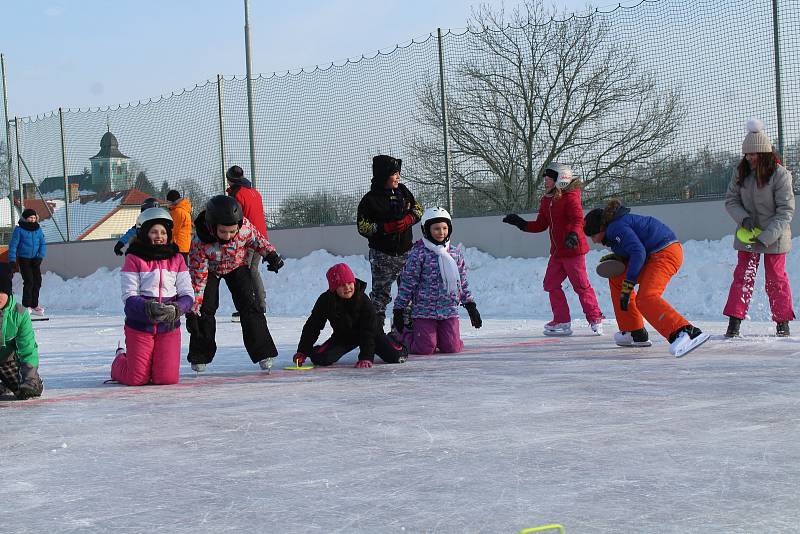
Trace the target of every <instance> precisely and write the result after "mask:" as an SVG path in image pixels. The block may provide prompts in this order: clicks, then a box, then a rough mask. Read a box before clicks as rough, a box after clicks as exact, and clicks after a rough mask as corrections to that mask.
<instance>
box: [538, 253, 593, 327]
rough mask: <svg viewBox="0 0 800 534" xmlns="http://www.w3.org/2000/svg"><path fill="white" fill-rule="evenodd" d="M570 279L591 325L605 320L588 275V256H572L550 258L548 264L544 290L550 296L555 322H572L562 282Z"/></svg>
mask: <svg viewBox="0 0 800 534" xmlns="http://www.w3.org/2000/svg"><path fill="white" fill-rule="evenodd" d="M567 278H569V283H570V284H572V289H574V290H575V293H577V294H578V299H579V300H580V302H581V307H582V308H583V313H584V314H585V315H586V320H587V321H589V322H590V323H597V322H599V321H600V320H601V319H602V318H603V312H601V311H600V305H599V304H597V296H596V295H595V294H594V289H592V285H591V284H590V283H589V277H588V276H587V275H586V255H585V254H581V255H580V256H572V257H569V258H556V257H555V256H550V261H548V262H547V271H546V272H545V273H544V284H543V285H544V290H545V291H547V293H548V294H549V295H550V308H551V309H552V310H553V322H555V323H568V322H570V320H571V319H570V314H569V304H567V296H566V295H565V294H564V290H563V289H562V288H561V284H562V282H564V280H565V279H567Z"/></svg>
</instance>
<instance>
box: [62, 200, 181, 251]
mask: <svg viewBox="0 0 800 534" xmlns="http://www.w3.org/2000/svg"><path fill="white" fill-rule="evenodd" d="M122 193H124V196H123V197H121V199H120V201H119V202H118V204H117V205H116V207H114V208H113V209H111V211H108V212H107V213H106V214H105V215H104V216H103V217H102V218H100V219H99V220H97V221H96V222H95V223H94V224H92V225H91V226H89V227H88V228H86V229H85V230H84V231H83V232H82V233H81V234H80V235H78V236H77V239H78V240H87V239H116V238H118V237H120V236H121V235H122V234H124V233H125V232H127V231H128V229H129V228H130V227H131V226H133V225H134V224H136V218H137V217H138V216H139V213H140V210H139V208H140V206H141V204H142V202H143V201H144V200H145V199H146V198H149V197H150V195H148V194H147V193H144V192H143V191H139V190H138V189H129V190H128V191H124V192H122ZM107 195H108V194H106V195H103V194H100V195H97V198H95V199H92V198H91V197H89V196H82V197H81V200H82V201H83V199H86V201H85V202H82V203H83V204H87V205H88V204H89V203H90V202H108V200H104V199H103V198H100V197H105V196H107ZM115 198H116V197H115ZM159 202H162V203H164V204H166V200H159ZM70 209H72V208H71V207H70Z"/></svg>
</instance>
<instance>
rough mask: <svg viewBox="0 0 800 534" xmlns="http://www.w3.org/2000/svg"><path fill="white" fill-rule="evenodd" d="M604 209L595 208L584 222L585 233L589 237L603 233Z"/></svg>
mask: <svg viewBox="0 0 800 534" xmlns="http://www.w3.org/2000/svg"><path fill="white" fill-rule="evenodd" d="M603 211H604V210H603V208H595V209H593V210H592V211H590V212H589V213H587V214H586V217H585V218H584V222H583V233H584V234H586V235H589V236H592V235H594V234H599V233H600V232H602V231H603Z"/></svg>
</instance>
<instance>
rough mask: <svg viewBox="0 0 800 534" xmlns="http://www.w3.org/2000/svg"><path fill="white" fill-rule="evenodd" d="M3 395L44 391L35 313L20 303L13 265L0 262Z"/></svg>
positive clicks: (22, 396)
mask: <svg viewBox="0 0 800 534" xmlns="http://www.w3.org/2000/svg"><path fill="white" fill-rule="evenodd" d="M0 321H2V333H0V342H1V344H0V382H2V386H0V395H4V394H7V393H8V391H10V392H11V393H13V394H14V395H15V396H16V397H17V398H18V399H29V398H31V397H38V396H39V395H41V394H42V387H43V386H42V379H41V378H39V346H38V345H37V344H36V338H35V337H34V335H33V327H32V326H31V316H30V315H29V314H28V312H27V310H26V309H25V308H24V307H23V306H22V304H19V303H17V301H16V299H15V298H14V295H13V293H12V291H11V269H10V267H9V265H8V264H7V263H2V264H0Z"/></svg>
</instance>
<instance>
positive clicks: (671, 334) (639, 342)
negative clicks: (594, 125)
mask: <svg viewBox="0 0 800 534" xmlns="http://www.w3.org/2000/svg"><path fill="white" fill-rule="evenodd" d="M583 229H584V232H585V233H586V235H588V236H590V237H591V238H592V242H594V243H598V244H599V243H602V244H603V245H605V246H607V247H609V248H611V250H612V252H613V253H614V254H609V255H608V256H605V257H604V258H603V260H608V259H618V260H621V261H624V262H625V263H626V264H627V269H626V271H625V272H624V273H622V274H621V275H619V276H617V277H614V278H611V279H609V281H608V282H609V286H610V289H611V300H612V302H613V304H614V312H615V313H616V319H617V324H618V325H619V329H620V331H619V332H617V333H616V334H615V335H614V341H615V342H616V343H617V345H620V346H650V341H649V339H648V335H647V330H645V329H644V319H647V322H648V323H650V324H651V325H652V326H653V328H655V329H656V330H658V333H659V334H661V335H662V336H664V337H665V338H667V339H668V340H669V342H670V353H672V355H673V356H676V357H680V356H683V355H684V354H686V352H688V351H689V350H692V349H693V348H695V347H697V346H699V345H700V344H701V343H703V342H704V341H706V340H707V339H708V337H709V336H708V334H704V333H703V332H702V331H700V329H699V328H697V327H695V326H692V324H691V323H690V322H689V321H687V320H686V319H685V318H684V317H683V316H682V315H681V314H680V313H678V311H677V310H675V308H673V307H672V306H671V305H670V304H669V303H668V302H667V301H666V300H664V297H662V294H663V293H664V291H665V290H666V289H667V284H669V282H670V280H672V277H673V276H675V275H676V274H677V273H678V270H679V269H680V268H681V265H682V264H683V248H682V247H681V244H680V242H679V241H678V238H677V237H676V236H675V234H674V233H673V231H672V230H671V229H670V228H669V227H668V226H667V225H665V224H664V223H662V222H661V221H659V220H658V219H656V218H654V217H646V216H642V215H635V214H633V213H630V209H628V208H627V207H625V206H623V205H622V204H621V203H620V201H619V200H616V199H614V200H610V201H609V202H608V204H607V205H606V207H605V208H597V209H594V210H592V211H590V212H589V213H587V214H586V222H585V223H584V227H583ZM603 260H601V261H603ZM637 284H638V285H639V293H638V295H637V293H636V292H635V291H634V290H633V288H634V287H636V285H637Z"/></svg>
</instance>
